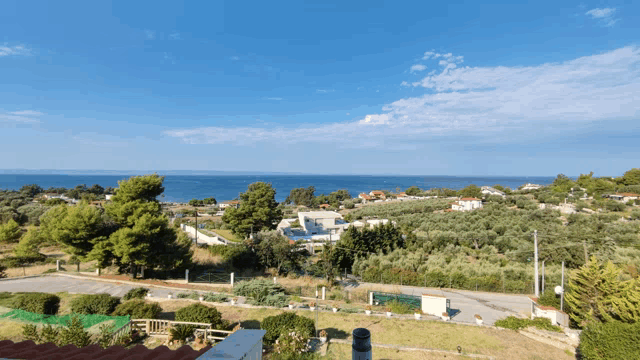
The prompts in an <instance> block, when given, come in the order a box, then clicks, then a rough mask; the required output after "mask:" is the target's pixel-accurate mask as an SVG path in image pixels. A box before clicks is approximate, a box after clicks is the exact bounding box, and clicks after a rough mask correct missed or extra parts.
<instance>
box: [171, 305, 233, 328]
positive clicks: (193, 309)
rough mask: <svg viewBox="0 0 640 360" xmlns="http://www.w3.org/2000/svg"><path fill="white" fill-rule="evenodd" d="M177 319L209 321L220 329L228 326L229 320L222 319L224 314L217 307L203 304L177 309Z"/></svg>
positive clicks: (198, 321)
mask: <svg viewBox="0 0 640 360" xmlns="http://www.w3.org/2000/svg"><path fill="white" fill-rule="evenodd" d="M176 321H188V322H197V323H207V324H211V326H212V327H213V328H214V329H220V330H224V328H226V327H227V326H228V322H227V321H224V320H222V315H221V314H220V312H219V311H218V310H217V309H216V308H214V307H208V306H205V305H202V304H193V305H189V306H187V307H183V308H182V309H180V310H178V311H176Z"/></svg>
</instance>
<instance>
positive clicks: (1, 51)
mask: <svg viewBox="0 0 640 360" xmlns="http://www.w3.org/2000/svg"><path fill="white" fill-rule="evenodd" d="M20 55H22V56H28V55H31V49H28V48H26V47H25V46H24V45H15V46H9V45H7V44H4V45H0V57H3V56H20Z"/></svg>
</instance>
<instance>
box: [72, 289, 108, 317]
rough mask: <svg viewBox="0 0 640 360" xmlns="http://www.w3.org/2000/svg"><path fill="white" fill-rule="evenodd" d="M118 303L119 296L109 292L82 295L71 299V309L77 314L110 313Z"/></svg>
mask: <svg viewBox="0 0 640 360" xmlns="http://www.w3.org/2000/svg"><path fill="white" fill-rule="evenodd" d="M118 304H120V298H118V297H114V296H111V295H109V294H97V295H82V296H80V297H77V298H75V299H73V301H72V302H71V311H72V312H74V313H77V314H100V315H111V313H112V312H113V311H114V310H115V309H116V307H117V306H118Z"/></svg>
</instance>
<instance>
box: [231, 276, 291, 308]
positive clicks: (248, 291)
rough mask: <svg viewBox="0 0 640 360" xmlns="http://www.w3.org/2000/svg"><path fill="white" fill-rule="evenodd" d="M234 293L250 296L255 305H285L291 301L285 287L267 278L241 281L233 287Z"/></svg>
mask: <svg viewBox="0 0 640 360" xmlns="http://www.w3.org/2000/svg"><path fill="white" fill-rule="evenodd" d="M233 294H234V295H237V296H246V297H250V298H252V299H253V300H252V303H253V304H255V305H267V306H277V307H283V306H286V305H287V304H288V303H289V301H288V297H287V296H286V295H285V294H284V287H282V285H280V284H274V283H273V282H271V281H269V280H267V279H252V280H248V281H241V282H239V283H238V285H236V286H235V287H234V288H233Z"/></svg>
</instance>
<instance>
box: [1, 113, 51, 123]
mask: <svg viewBox="0 0 640 360" xmlns="http://www.w3.org/2000/svg"><path fill="white" fill-rule="evenodd" d="M42 115H44V114H43V113H41V112H39V111H34V110H18V111H10V112H6V113H0V123H13V124H35V123H39V122H40V116H42Z"/></svg>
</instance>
